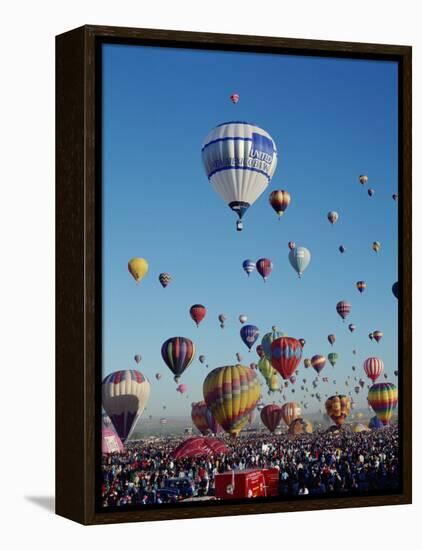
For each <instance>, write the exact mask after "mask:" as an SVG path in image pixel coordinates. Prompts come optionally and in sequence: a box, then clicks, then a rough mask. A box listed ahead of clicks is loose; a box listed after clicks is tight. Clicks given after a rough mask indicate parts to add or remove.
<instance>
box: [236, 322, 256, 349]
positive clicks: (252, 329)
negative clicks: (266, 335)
mask: <svg viewBox="0 0 422 550" xmlns="http://www.w3.org/2000/svg"><path fill="white" fill-rule="evenodd" d="M240 337H241V338H242V341H243V343H244V344H245V345H246V346H247V347H248V349H249V351H250V350H251V348H252V346H253V345H254V344H255V342H256V341H257V340H258V338H259V329H258V327H256V326H255V325H245V326H243V327H242V328H241V329H240Z"/></svg>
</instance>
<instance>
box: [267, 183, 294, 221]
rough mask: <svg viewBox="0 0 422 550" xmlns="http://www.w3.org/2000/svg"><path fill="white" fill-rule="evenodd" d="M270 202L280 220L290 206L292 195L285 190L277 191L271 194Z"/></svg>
mask: <svg viewBox="0 0 422 550" xmlns="http://www.w3.org/2000/svg"><path fill="white" fill-rule="evenodd" d="M269 201H270V204H271V206H272V207H273V209H274V210H275V212H276V213H277V215H278V218H279V219H280V217H281V216H282V215H283V214H284V211H285V210H286V209H287V207H288V206H289V204H290V193H289V192H288V191H284V190H283V189H276V190H275V191H272V192H271V193H270V197H269Z"/></svg>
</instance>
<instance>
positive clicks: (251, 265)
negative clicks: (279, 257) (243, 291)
mask: <svg viewBox="0 0 422 550" xmlns="http://www.w3.org/2000/svg"><path fill="white" fill-rule="evenodd" d="M242 266H243V269H244V271H245V272H246V273H247V274H248V277H249V275H250V274H251V273H252V271H254V270H255V267H256V264H255V262H253V261H252V260H245V261H244V262H243V264H242Z"/></svg>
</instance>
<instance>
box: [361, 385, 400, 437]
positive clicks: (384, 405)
mask: <svg viewBox="0 0 422 550" xmlns="http://www.w3.org/2000/svg"><path fill="white" fill-rule="evenodd" d="M397 402H398V390H397V387H396V386H395V385H394V384H391V382H384V383H381V384H374V385H373V386H371V388H370V389H369V392H368V403H369V404H370V405H371V407H372V408H373V409H374V411H375V414H376V415H377V417H378V418H379V420H381V422H382V423H383V424H384V426H387V425H388V424H389V423H390V420H391V417H392V416H393V412H394V410H395V408H396V407H397Z"/></svg>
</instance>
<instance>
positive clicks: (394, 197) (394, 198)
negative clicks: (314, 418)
mask: <svg viewBox="0 0 422 550" xmlns="http://www.w3.org/2000/svg"><path fill="white" fill-rule="evenodd" d="M392 197H393V201H396V200H397V199H398V198H399V196H398V194H397V193H393V195H392Z"/></svg>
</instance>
